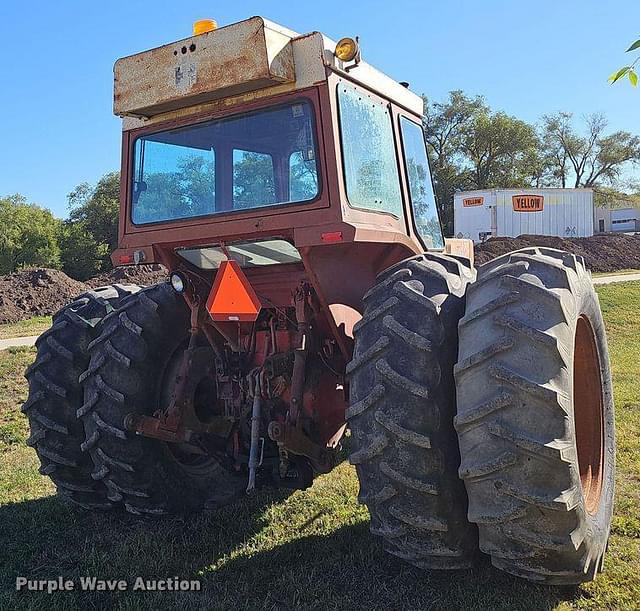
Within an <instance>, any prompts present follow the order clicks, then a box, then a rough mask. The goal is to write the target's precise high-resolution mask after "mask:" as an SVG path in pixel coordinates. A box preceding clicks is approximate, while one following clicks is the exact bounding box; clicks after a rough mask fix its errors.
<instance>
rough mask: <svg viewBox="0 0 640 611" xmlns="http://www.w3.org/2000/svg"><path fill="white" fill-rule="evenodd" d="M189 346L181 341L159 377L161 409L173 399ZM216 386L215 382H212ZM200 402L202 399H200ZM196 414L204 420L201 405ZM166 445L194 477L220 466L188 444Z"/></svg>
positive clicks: (173, 456)
mask: <svg viewBox="0 0 640 611" xmlns="http://www.w3.org/2000/svg"><path fill="white" fill-rule="evenodd" d="M186 348H187V344H186V342H183V343H181V344H180V345H178V347H177V348H176V349H175V350H174V352H173V353H172V354H171V356H170V358H169V359H168V362H167V363H166V365H165V367H164V370H163V373H162V375H161V376H160V378H159V390H158V395H159V397H158V406H159V408H160V409H166V407H167V406H168V405H169V403H170V402H171V399H172V391H173V389H174V388H175V385H176V381H177V376H178V375H179V370H180V367H181V364H182V358H183V354H184V351H185V350H186ZM203 381H204V378H203V379H202V380H201V381H200V383H198V385H197V386H196V389H195V391H196V395H197V394H198V391H199V390H200V389H201V388H202V386H203V384H202V382H203ZM212 385H213V387H215V382H212ZM196 399H197V397H195V396H194V397H193V398H192V400H193V402H194V403H195V402H196ZM198 403H200V401H198ZM194 407H195V408H196V409H195V410H194V414H193V415H194V416H195V417H197V418H198V419H199V420H204V419H203V418H202V417H201V416H202V415H203V413H202V411H201V410H200V409H199V405H197V406H194ZM165 447H166V448H167V450H168V455H169V456H170V457H171V459H172V460H174V461H175V462H176V463H178V464H179V465H180V467H181V468H182V469H183V470H184V471H185V472H186V473H188V474H189V475H190V476H192V477H196V478H204V477H207V476H208V475H211V474H212V473H213V472H215V471H217V470H218V468H219V463H218V461H217V460H216V459H215V458H214V457H213V456H210V455H203V454H196V453H194V452H193V451H190V449H189V446H188V444H180V443H165Z"/></svg>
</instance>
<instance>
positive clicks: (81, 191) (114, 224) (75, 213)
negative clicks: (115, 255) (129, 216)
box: [62, 172, 120, 279]
mask: <svg viewBox="0 0 640 611" xmlns="http://www.w3.org/2000/svg"><path fill="white" fill-rule="evenodd" d="M68 200H69V209H70V212H69V221H70V222H71V223H72V224H73V223H76V224H78V227H77V228H75V229H71V228H70V225H69V223H66V224H65V230H64V231H63V233H62V236H63V238H62V242H63V244H64V245H65V254H64V256H63V260H64V261H66V265H69V266H70V267H69V268H67V267H65V268H64V269H65V272H67V273H69V274H70V275H74V273H77V272H74V271H72V270H76V269H79V267H78V264H79V261H77V259H76V257H77V256H78V253H75V252H72V251H70V250H68V249H69V248H72V246H73V245H78V244H79V243H80V242H81V243H82V244H83V245H84V246H85V247H87V248H89V247H90V250H88V251H85V252H84V253H82V254H81V256H85V257H86V260H87V266H86V268H85V266H84V265H81V266H80V268H81V269H86V270H89V269H92V267H93V264H92V263H91V264H90V263H88V262H89V261H95V260H96V259H97V260H99V261H100V265H99V267H98V269H96V270H95V271H96V272H97V271H104V270H107V269H111V260H110V258H109V253H110V252H111V251H113V250H114V249H115V248H116V247H117V244H118V215H119V211H120V174H119V173H118V172H109V173H108V174H105V175H104V176H103V177H102V178H101V179H100V180H99V181H98V182H97V184H96V185H95V186H92V185H90V184H88V183H86V182H85V183H82V184H80V185H78V186H77V187H76V188H75V189H74V190H73V191H72V192H71V193H70V194H69V195H68ZM87 234H88V235H87ZM89 236H90V238H89ZM74 261H75V262H74ZM85 273H88V272H81V274H82V275H84V274H85ZM76 277H80V276H76ZM87 277H89V276H86V275H84V278H87ZM84 278H83V279H84Z"/></svg>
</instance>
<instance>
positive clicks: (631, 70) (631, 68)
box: [609, 38, 640, 87]
mask: <svg viewBox="0 0 640 611" xmlns="http://www.w3.org/2000/svg"><path fill="white" fill-rule="evenodd" d="M638 49H640V38H639V39H638V40H636V41H635V42H633V43H632V44H631V46H630V47H629V48H628V49H627V53H632V52H633V51H637V50H638ZM638 61H640V55H638V56H637V57H636V58H635V59H634V60H633V62H632V63H631V64H630V65H628V66H623V67H622V68H620V70H618V71H617V72H614V73H613V74H612V75H611V76H610V77H609V82H610V83H611V84H612V85H613V83H615V82H616V81H619V80H620V79H621V78H624V77H625V76H626V77H627V78H628V79H629V82H630V83H631V84H632V85H633V86H634V87H637V86H638V73H637V72H636V64H637V63H638Z"/></svg>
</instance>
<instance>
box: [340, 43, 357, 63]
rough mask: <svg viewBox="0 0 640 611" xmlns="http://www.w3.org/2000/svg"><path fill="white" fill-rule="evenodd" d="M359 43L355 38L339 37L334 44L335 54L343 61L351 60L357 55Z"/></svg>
mask: <svg viewBox="0 0 640 611" xmlns="http://www.w3.org/2000/svg"><path fill="white" fill-rule="evenodd" d="M359 52H360V45H359V44H358V40H357V38H356V39H355V40H354V39H353V38H341V39H340V40H339V41H338V44H337V45H336V50H335V56H336V57H337V58H338V59H340V60H342V61H343V62H350V61H353V60H354V59H356V58H357V57H358V53H359Z"/></svg>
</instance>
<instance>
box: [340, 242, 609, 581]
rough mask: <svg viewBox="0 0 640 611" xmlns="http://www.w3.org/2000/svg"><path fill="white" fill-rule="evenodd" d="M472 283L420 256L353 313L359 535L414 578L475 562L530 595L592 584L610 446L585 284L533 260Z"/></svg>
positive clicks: (566, 261)
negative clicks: (364, 516)
mask: <svg viewBox="0 0 640 611" xmlns="http://www.w3.org/2000/svg"><path fill="white" fill-rule="evenodd" d="M471 280H472V277H471V276H470V271H469V270H468V268H466V267H464V266H463V265H462V264H461V263H460V262H459V261H457V260H455V259H452V258H450V257H446V256H444V255H431V254H429V255H425V256H424V257H416V258H413V259H409V260H407V261H405V262H403V263H401V264H398V265H396V266H394V267H393V268H391V269H389V270H387V271H385V272H383V274H381V276H380V277H379V278H378V280H377V284H376V286H375V287H374V288H373V289H372V290H371V291H370V292H369V294H368V295H367V297H366V298H365V312H364V317H363V319H362V321H361V323H359V324H358V326H357V327H356V329H355V340H356V346H355V352H354V360H353V362H352V364H351V365H350V367H349V371H350V373H351V387H350V388H351V407H350V408H349V413H348V416H349V424H350V428H351V430H352V434H353V437H354V446H355V447H354V453H353V454H352V458H351V460H352V462H354V463H355V464H356V469H357V471H358V477H359V479H360V487H361V498H362V500H363V501H364V502H365V503H366V504H367V506H368V508H369V512H370V514H371V530H372V532H373V533H374V534H376V535H378V536H380V537H381V538H382V539H383V541H384V544H385V547H386V548H387V549H388V551H390V552H391V553H393V554H395V555H398V556H401V557H403V558H405V559H406V560H408V561H409V562H411V563H412V564H414V565H416V566H419V567H427V568H457V567H460V566H466V565H467V564H468V563H469V562H470V561H471V560H472V558H473V556H474V553H475V552H476V551H477V550H478V549H479V550H480V551H482V552H484V553H486V554H488V555H490V556H491V560H492V562H493V564H494V565H495V566H496V567H498V568H500V569H502V570H505V571H507V572H509V573H512V574H514V575H518V576H520V577H525V578H527V579H529V580H533V581H538V582H543V583H548V584H574V583H579V582H581V581H585V580H589V579H592V578H593V577H594V576H595V574H596V573H597V572H598V571H599V570H601V568H602V563H603V558H604V552H605V549H606V545H607V539H608V536H609V530H610V524H611V515H612V506H613V478H614V454H615V440H614V414H613V399H612V385H611V374H610V371H609V362H608V355H607V345H606V336H605V331H604V324H603V321H602V315H601V312H600V308H599V305H598V299H597V295H596V293H595V291H594V289H593V286H592V283H591V277H590V274H589V273H588V271H587V270H586V269H585V266H584V262H583V261H582V259H581V258H580V257H576V256H574V255H572V254H569V253H564V252H561V251H557V250H553V249H547V248H529V249H524V250H522V251H517V252H514V253H511V254H509V255H505V256H504V257H500V258H498V259H495V260H494V261H492V262H490V263H488V264H486V265H484V266H481V267H480V268H479V270H478V278H477V280H476V281H475V282H472V281H471ZM405 296H409V298H408V299H407V298H405ZM465 301H466V303H465ZM398 329H401V332H400V333H398ZM457 341H459V348H458V349H457V364H456V365H455V382H454V379H453V377H451V376H450V375H448V372H449V371H450V368H451V370H453V364H454V362H455V361H456V348H457ZM456 399H457V405H456ZM416 440H420V444H416ZM427 440H428V441H427ZM436 457H438V458H436ZM456 471H458V473H456ZM458 476H459V477H458ZM461 481H464V487H462V486H461V485H460V484H461ZM445 499H446V500H445ZM407 516H410V520H409V523H408V524H407V521H408V520H407V519H406V518H407ZM445 550H446V551H445Z"/></svg>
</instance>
